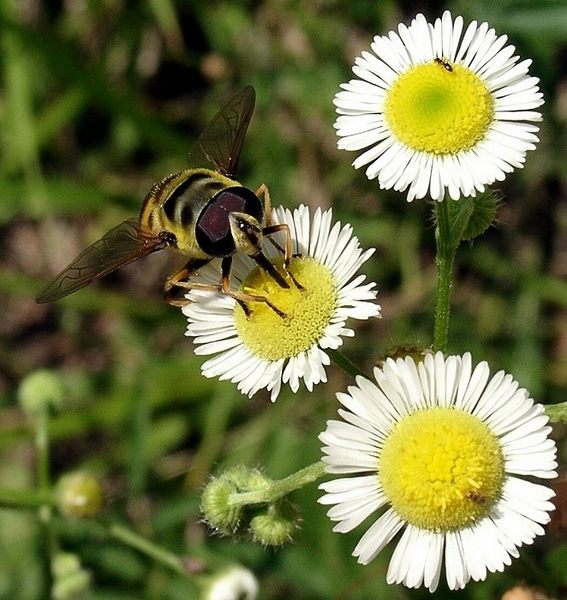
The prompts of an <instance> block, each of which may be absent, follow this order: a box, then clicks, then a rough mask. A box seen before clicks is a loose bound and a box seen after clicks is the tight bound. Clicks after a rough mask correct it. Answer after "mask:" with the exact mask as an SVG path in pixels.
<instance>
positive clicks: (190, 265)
mask: <svg viewBox="0 0 567 600" xmlns="http://www.w3.org/2000/svg"><path fill="white" fill-rule="evenodd" d="M255 99H256V94H255V92H254V88H252V87H251V86H247V87H245V88H243V89H242V90H241V91H240V92H239V93H238V94H236V96H234V97H233V98H232V99H231V100H230V101H229V102H228V103H227V104H226V105H225V106H224V107H223V108H222V109H221V110H220V111H219V112H218V113H217V115H216V116H215V117H214V118H213V120H212V121H211V122H210V123H209V125H208V126H207V127H206V128H205V129H204V130H203V132H202V133H201V135H200V136H199V138H198V140H197V143H196V144H195V147H194V149H193V151H192V152H191V154H190V161H191V163H192V164H195V165H196V167H195V168H189V169H184V170H183V171H179V172H177V173H172V174H170V175H168V176H167V177H164V178H163V179H162V180H161V181H159V182H158V183H156V184H155V185H154V186H153V187H152V189H151V190H150V191H149V193H148V194H147V196H146V198H145V200H144V203H143V204H142V209H141V211H140V215H139V217H138V218H137V219H136V218H134V219H129V220H127V221H124V222H123V223H121V224H120V225H118V226H116V227H115V228H114V229H111V230H110V231H109V232H107V233H106V234H105V235H104V236H103V237H102V238H101V239H100V240H98V241H96V242H94V244H92V245H91V246H89V247H88V248H87V249H86V250H84V251H83V252H82V253H81V254H80V255H79V256H78V257H77V258H75V260H73V261H72V262H71V264H69V265H68V266H67V267H66V268H65V269H63V271H62V272H61V273H59V275H57V277H56V278H55V279H54V280H53V281H52V282H51V283H50V284H49V285H48V286H47V288H46V289H45V290H43V292H41V294H39V296H38V297H37V299H36V301H37V302H39V303H42V302H53V301H55V300H58V299H60V298H63V297H64V296H67V295H68V294H72V293H73V292H76V291H77V290H80V289H81V288H83V287H85V286H87V285H89V284H90V283H92V282H93V281H95V280H96V279H99V278H100V277H103V276H104V275H107V274H108V273H111V272H113V271H115V270H116V269H119V268H120V267H123V266H124V265H127V264H129V263H131V262H133V261H135V260H138V259H139V258H141V257H142V256H146V255H148V254H151V253H152V252H156V251H158V250H162V249H163V248H167V247H171V248H174V249H176V250H178V251H179V252H181V253H182V254H184V255H185V256H187V257H188V260H187V263H186V264H185V266H184V267H183V268H182V269H180V270H179V271H178V272H176V273H174V274H173V275H171V276H170V277H168V278H167V280H166V282H165V286H164V294H165V299H166V301H167V302H169V303H170V304H173V305H174V306H183V305H184V304H186V303H187V300H186V299H185V298H184V294H185V293H186V292H187V290H189V289H194V288H198V289H207V290H216V291H220V292H222V293H224V294H228V295H230V296H232V297H233V298H235V299H236V300H237V301H239V302H240V304H241V305H242V306H243V307H244V308H245V310H246V311H247V312H249V310H248V308H247V304H246V303H247V302H251V301H255V302H265V303H267V304H268V305H269V306H272V305H271V303H270V302H269V300H268V299H267V298H265V297H263V296H255V295H251V294H248V293H245V292H237V291H233V290H231V288H230V270H231V264H232V257H233V256H234V254H236V253H244V254H247V255H248V256H250V257H251V258H252V259H253V260H255V261H256V262H257V263H258V265H259V266H260V267H261V268H263V269H264V270H265V271H267V272H268V273H269V274H270V275H271V277H272V278H273V279H274V280H275V281H276V282H277V283H278V284H279V285H280V286H281V287H284V288H289V285H290V284H289V283H288V280H287V279H286V277H285V276H284V275H282V273H280V272H279V271H278V270H277V269H276V268H275V267H274V266H273V264H272V263H271V262H270V261H269V260H268V259H267V258H266V256H265V255H264V254H263V252H262V241H263V238H264V236H269V235H272V234H274V233H276V232H278V231H282V232H283V233H284V235H285V239H286V242H285V244H284V246H285V247H284V248H283V249H282V251H283V253H284V262H283V270H284V271H285V273H286V274H288V275H290V274H289V273H288V271H287V266H288V265H289V261H290V258H291V239H290V236H289V228H288V226H287V225H283V224H280V225H273V224H272V222H271V215H270V199H269V193H268V190H267V188H266V186H265V185H261V186H260V187H259V188H258V190H256V192H253V191H252V190H250V189H248V188H246V187H244V186H243V185H241V184H240V183H238V182H237V181H236V180H235V179H234V176H235V175H236V169H237V166H238V159H239V157H240V151H241V150H242V145H243V142H244V138H245V136H246V131H247V129H248V125H249V123H250V120H251V118H252V113H253V111H254V104H255ZM214 258H220V259H221V274H220V281H219V284H218V285H210V284H206V283H194V282H191V283H190V282H188V279H189V277H190V275H191V274H193V273H195V272H196V271H197V270H198V269H200V268H201V267H203V266H204V265H206V264H207V263H208V262H210V261H211V260H213V259H214ZM289 280H291V281H293V282H294V283H295V285H297V286H298V287H301V286H299V284H298V283H297V282H295V280H294V279H293V277H291V276H290V277H289ZM272 308H273V309H274V310H276V312H278V313H279V311H278V310H277V309H276V308H275V307H273V306H272Z"/></svg>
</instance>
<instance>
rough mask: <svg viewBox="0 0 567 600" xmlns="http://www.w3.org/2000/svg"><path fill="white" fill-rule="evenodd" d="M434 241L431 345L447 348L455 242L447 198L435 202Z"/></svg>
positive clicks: (442, 349)
mask: <svg viewBox="0 0 567 600" xmlns="http://www.w3.org/2000/svg"><path fill="white" fill-rule="evenodd" d="M435 217H436V227H435V241H436V243H437V256H436V258H435V265H436V267H437V298H436V303H435V329H434V333H433V346H434V348H435V349H436V350H441V351H445V350H446V349H447V339H448V336H449V313H450V310H451V287H452V283H453V263H454V260H455V253H456V250H457V244H456V243H454V241H453V240H452V239H451V222H450V219H449V209H448V205H447V200H444V201H442V202H436V203H435Z"/></svg>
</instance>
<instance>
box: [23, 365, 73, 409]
mask: <svg viewBox="0 0 567 600" xmlns="http://www.w3.org/2000/svg"><path fill="white" fill-rule="evenodd" d="M63 397H64V388H63V382H62V381H61V378H60V377H59V375H57V374H56V373H54V372H53V371H48V370H47V369H40V370H38V371H34V372H33V373H30V374H29V375H27V376H26V377H24V379H22V381H21V383H20V387H19V389H18V400H19V402H20V406H21V407H22V410H23V411H24V412H25V413H26V414H27V415H28V416H31V417H33V416H35V415H37V414H39V413H41V412H44V411H46V410H48V409H49V408H56V409H57V408H60V406H61V404H62V402H63Z"/></svg>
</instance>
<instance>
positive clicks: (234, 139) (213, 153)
mask: <svg viewBox="0 0 567 600" xmlns="http://www.w3.org/2000/svg"><path fill="white" fill-rule="evenodd" d="M255 102H256V92H255V91H254V88H253V87H252V86H251V85H247V86H246V87H245V88H243V89H242V90H241V91H240V92H238V94H236V96H234V98H232V100H229V102H228V103H227V104H225V106H223V107H222V108H221V109H220V111H219V112H218V113H217V114H216V116H215V117H214V118H213V120H212V121H211V122H210V123H209V124H208V125H207V127H205V129H204V130H203V132H202V133H201V135H200V136H199V139H198V140H197V142H196V144H195V147H194V148H193V150H192V151H191V153H190V155H189V156H190V159H191V162H193V163H195V164H196V166H203V165H204V164H205V163H209V164H211V165H213V167H214V169H215V170H216V171H219V172H220V173H222V174H223V175H225V176H227V177H231V178H232V177H233V176H234V175H235V174H236V169H237V167H238V159H239V157H240V151H241V150H242V144H243V143H244V138H245V137H246V131H247V129H248V125H249V124H250V119H251V118H252V113H253V112H254V104H255Z"/></svg>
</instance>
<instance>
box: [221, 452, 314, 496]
mask: <svg viewBox="0 0 567 600" xmlns="http://www.w3.org/2000/svg"><path fill="white" fill-rule="evenodd" d="M324 474H325V464H324V463H323V462H321V461H319V462H316V463H313V464H312V465H309V466H308V467H305V468H304V469H301V470H299V471H297V472H296V473H292V474H291V475H289V476H288V477H285V478H284V479H279V480H278V481H272V482H271V485H270V486H269V487H267V488H265V489H262V490H254V491H253V492H240V493H236V494H231V496H230V500H229V503H230V505H231V506H246V505H249V504H265V503H266V504H267V503H270V502H275V501H276V500H279V499H280V498H282V497H283V496H286V495H287V494H289V493H290V492H293V491H294V490H297V489H299V488H302V487H304V486H306V485H308V484H309V483H313V482H314V481H317V479H320V478H321V477H323V475H324Z"/></svg>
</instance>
